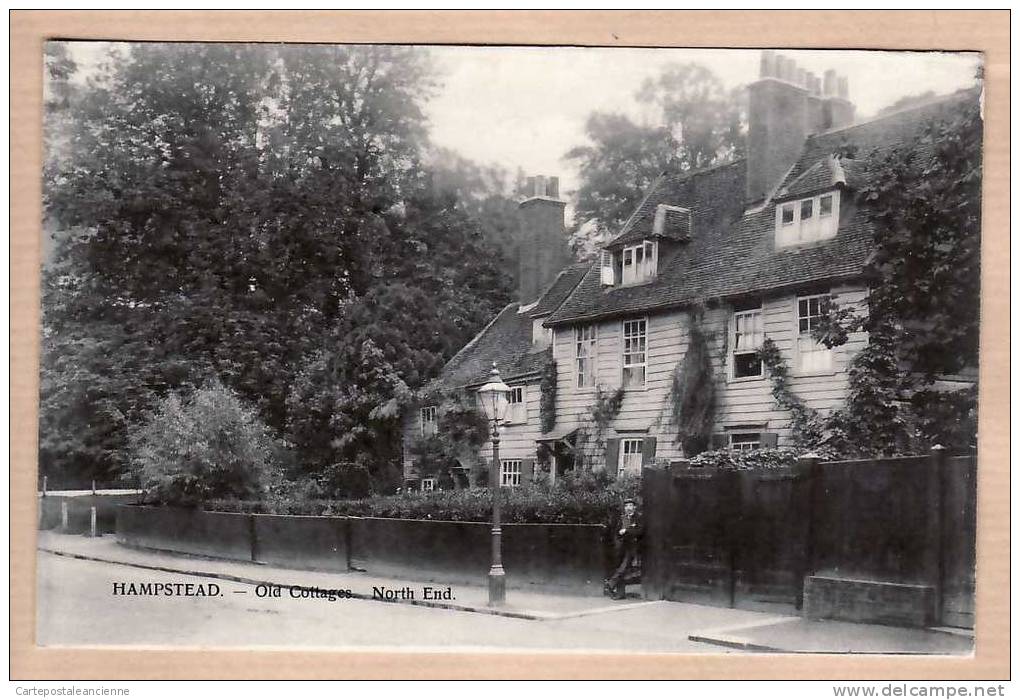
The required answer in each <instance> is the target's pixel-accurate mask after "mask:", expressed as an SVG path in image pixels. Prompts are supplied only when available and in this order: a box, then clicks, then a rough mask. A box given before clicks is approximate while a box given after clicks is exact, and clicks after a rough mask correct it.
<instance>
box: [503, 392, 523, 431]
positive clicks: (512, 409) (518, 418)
mask: <svg viewBox="0 0 1020 700" xmlns="http://www.w3.org/2000/svg"><path fill="white" fill-rule="evenodd" d="M517 395H520V399H519V400H517V401H514V397H515V396H517ZM506 416H507V417H506V421H504V423H505V424H506V425H518V424H520V423H527V422H528V387H527V386H525V385H524V384H517V385H514V386H511V387H510V397H509V407H508V409H507V414H506Z"/></svg>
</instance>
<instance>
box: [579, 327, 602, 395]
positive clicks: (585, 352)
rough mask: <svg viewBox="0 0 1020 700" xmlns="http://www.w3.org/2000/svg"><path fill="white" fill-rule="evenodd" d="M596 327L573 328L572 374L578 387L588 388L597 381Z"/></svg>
mask: <svg viewBox="0 0 1020 700" xmlns="http://www.w3.org/2000/svg"><path fill="white" fill-rule="evenodd" d="M597 329H598V327H597V326H595V325H591V326H579V327H577V328H575V329H574V376H575V377H576V382H577V388H578V389H590V388H592V387H594V386H595V382H596V381H597V373H596V370H595V363H596V350H597V347H598V346H597V343H598V330H597Z"/></svg>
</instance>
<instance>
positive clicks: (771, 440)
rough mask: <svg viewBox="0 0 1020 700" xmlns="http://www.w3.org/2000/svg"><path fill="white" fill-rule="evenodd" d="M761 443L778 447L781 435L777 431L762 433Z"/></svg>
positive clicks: (765, 445)
mask: <svg viewBox="0 0 1020 700" xmlns="http://www.w3.org/2000/svg"><path fill="white" fill-rule="evenodd" d="M759 444H761V446H762V447H778V446H779V436H778V435H777V434H776V433H762V434H761V438H760V439H759Z"/></svg>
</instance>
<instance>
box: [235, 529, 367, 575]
mask: <svg viewBox="0 0 1020 700" xmlns="http://www.w3.org/2000/svg"><path fill="white" fill-rule="evenodd" d="M254 520H255V559H256V560H257V561H260V562H265V563H266V564H275V565H277V566H289V567H294V568H301V569H318V570H321V571H348V570H349V568H350V549H349V547H348V539H349V534H350V529H349V528H348V523H347V518H328V517H314V516H306V515H257V516H254Z"/></svg>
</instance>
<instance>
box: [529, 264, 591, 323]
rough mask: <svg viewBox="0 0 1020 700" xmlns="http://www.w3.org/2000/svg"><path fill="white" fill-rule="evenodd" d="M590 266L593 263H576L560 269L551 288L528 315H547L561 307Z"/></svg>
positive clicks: (533, 316)
mask: <svg viewBox="0 0 1020 700" xmlns="http://www.w3.org/2000/svg"><path fill="white" fill-rule="evenodd" d="M589 267H591V263H575V264H573V265H570V266H568V267H565V268H563V269H562V270H560V272H559V274H558V275H556V279H555V280H553V283H552V285H550V287H549V289H548V290H546V292H545V293H544V294H543V295H542V296H541V298H540V299H539V300H538V302H537V303H536V304H535V306H533V307H532V308H531V310H530V311H528V315H529V316H531V317H532V318H535V317H536V316H546V315H548V314H551V313H552V312H553V311H555V310H556V309H558V308H560V304H562V303H563V302H564V301H566V299H567V297H568V296H570V293H571V292H572V291H574V287H576V286H577V283H578V282H580V281H581V278H582V277H584V273H585V272H587V271H588V268H589Z"/></svg>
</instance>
